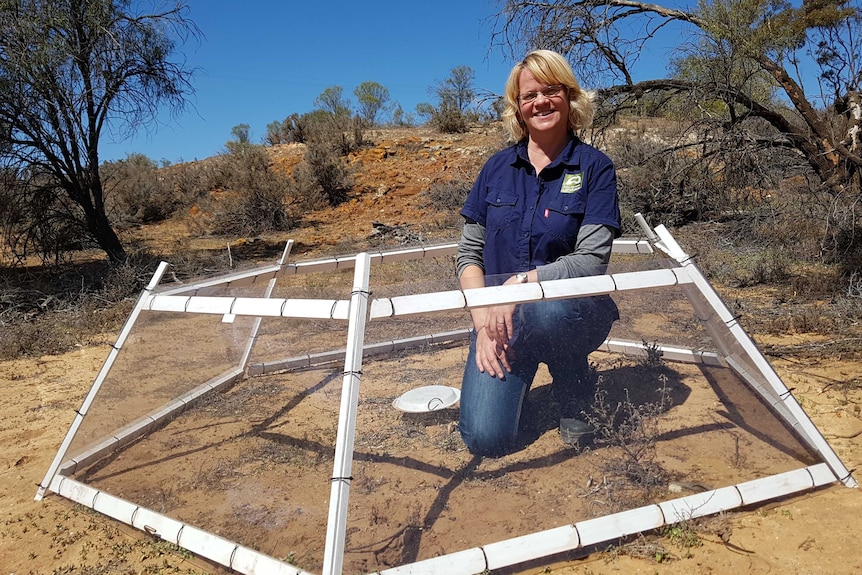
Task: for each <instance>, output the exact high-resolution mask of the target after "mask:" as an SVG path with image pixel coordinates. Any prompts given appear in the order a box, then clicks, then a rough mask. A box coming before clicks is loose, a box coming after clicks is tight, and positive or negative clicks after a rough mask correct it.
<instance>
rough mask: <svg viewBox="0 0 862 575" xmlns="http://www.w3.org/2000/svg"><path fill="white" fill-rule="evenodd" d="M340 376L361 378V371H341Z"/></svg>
mask: <svg viewBox="0 0 862 575" xmlns="http://www.w3.org/2000/svg"><path fill="white" fill-rule="evenodd" d="M341 375H359V376H361V375H362V370H361V369H358V370H348V371H342V372H341Z"/></svg>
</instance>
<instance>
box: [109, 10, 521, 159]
mask: <svg viewBox="0 0 862 575" xmlns="http://www.w3.org/2000/svg"><path fill="white" fill-rule="evenodd" d="M188 4H189V6H190V8H191V12H190V16H191V19H192V20H194V21H195V23H196V24H197V25H198V27H199V28H200V29H201V31H202V32H203V38H202V39H201V40H200V42H199V43H197V42H195V41H191V42H190V43H188V44H186V45H185V46H183V47H181V49H180V50H181V51H182V54H183V55H184V56H185V57H186V58H187V61H188V64H189V66H191V67H194V68H199V69H200V70H199V71H198V72H197V74H196V76H195V79H194V80H193V85H194V88H195V95H194V96H193V97H192V98H191V101H190V103H191V106H189V108H188V110H187V112H186V113H185V114H184V115H182V116H181V117H180V118H177V119H172V118H169V117H166V116H165V117H162V118H160V120H159V125H158V126H157V127H156V128H155V129H150V130H143V131H141V132H139V133H137V134H135V135H130V137H129V139H127V140H125V141H113V140H112V136H111V135H109V134H105V135H104V142H103V145H102V148H101V156H102V159H103V160H116V159H122V158H125V157H126V156H127V155H128V154H129V153H142V154H145V155H146V156H148V157H150V158H151V159H153V160H156V161H162V160H168V161H170V162H172V163H176V162H178V161H180V160H184V161H190V160H194V159H202V158H205V157H209V156H212V155H214V154H218V153H220V152H222V151H224V143H225V142H226V141H227V140H229V139H231V128H233V127H234V126H236V125H238V124H248V125H249V126H250V131H251V138H252V140H253V141H260V139H261V138H262V137H263V136H264V135H265V134H266V126H267V124H269V123H270V122H273V121H275V120H282V119H283V118H285V117H287V116H289V115H290V114H292V113H294V112H296V113H300V114H302V113H305V112H308V111H310V110H311V109H312V108H313V101H314V99H315V98H316V97H317V96H318V95H319V94H320V93H321V92H323V90H324V89H325V88H327V87H329V86H335V85H338V86H342V88H343V89H344V96H346V97H349V98H351V99H353V90H354V88H355V87H356V86H357V85H359V84H360V83H361V82H364V81H375V82H378V83H380V84H382V85H383V86H386V88H387V89H388V90H389V93H390V96H391V98H392V100H394V101H397V102H399V103H400V104H401V107H402V108H403V109H404V111H405V112H409V113H412V112H413V111H414V109H415V107H416V104H418V103H420V102H433V101H434V99H433V97H432V96H431V94H429V93H428V87H429V86H432V85H433V84H434V83H435V81H436V80H442V79H444V78H446V77H448V76H449V72H450V71H451V70H452V68H454V67H456V66H460V65H466V66H470V67H471V68H472V69H473V71H474V72H475V86H476V87H477V88H481V89H488V90H492V91H494V92H496V93H500V92H502V86H503V84H504V82H505V79H506V75H507V74H508V71H509V69H510V68H511V65H512V63H511V62H509V61H506V60H504V59H503V57H502V55H501V53H500V51H499V50H496V51H494V52H491V53H490V54H489V46H490V29H491V23H490V22H488V21H486V20H487V19H488V18H489V17H490V16H492V15H493V14H494V13H495V12H496V10H497V3H496V2H494V1H493V0H434V1H433V2H414V1H412V0H375V1H373V2H357V1H355V0H354V1H342V0H335V1H331V0H330V1H326V2H313V1H311V2H294V1H291V0H249V1H247V2H240V1H238V0H189V1H188ZM113 139H116V138H113Z"/></svg>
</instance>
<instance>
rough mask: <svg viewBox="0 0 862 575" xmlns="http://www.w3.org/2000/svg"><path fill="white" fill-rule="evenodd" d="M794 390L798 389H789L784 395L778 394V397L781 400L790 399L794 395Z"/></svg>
mask: <svg viewBox="0 0 862 575" xmlns="http://www.w3.org/2000/svg"><path fill="white" fill-rule="evenodd" d="M794 389H796V388H795V387H791V388H788V389H787V391H785V392H784V393H780V394H778V397H780V398H781V399H787V398H788V397H790V396H791V395H793V390H794Z"/></svg>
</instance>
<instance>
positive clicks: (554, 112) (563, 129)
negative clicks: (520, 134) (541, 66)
mask: <svg viewBox="0 0 862 575" xmlns="http://www.w3.org/2000/svg"><path fill="white" fill-rule="evenodd" d="M518 78H519V79H518V86H519V90H518V94H519V97H518V111H519V113H520V114H521V119H522V120H523V121H524V125H525V126H526V128H527V133H528V134H529V135H530V138H531V139H535V138H538V137H540V136H542V137H551V136H559V137H561V138H565V137H566V135H567V133H568V118H569V99H568V95H567V91H566V88H565V87H561V86H550V87H549V86H548V85H547V84H545V83H543V82H539V81H538V80H536V78H535V77H534V76H533V73H532V72H530V71H529V70H527V69H526V68H525V69H523V70H521V74H520V76H519V77H518ZM555 88H559V90H555Z"/></svg>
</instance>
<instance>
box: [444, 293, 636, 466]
mask: <svg viewBox="0 0 862 575" xmlns="http://www.w3.org/2000/svg"><path fill="white" fill-rule="evenodd" d="M617 319H619V313H618V312H617V307H616V305H615V304H614V302H613V300H611V298H610V297H608V296H597V297H589V298H575V299H566V300H543V301H539V302H535V303H529V304H523V305H520V306H518V308H517V309H516V310H515V315H514V317H513V323H514V332H515V336H514V337H513V338H512V341H511V342H510V350H511V353H510V355H509V364H510V365H511V367H512V371H511V372H510V373H507V374H506V377H505V378H504V379H498V378H496V377H491V376H490V375H488V374H487V373H482V372H481V371H479V368H477V367H476V332H475V330H474V331H473V334H472V337H471V339H470V353H469V354H468V356H467V363H466V365H465V366H464V379H463V380H462V382H461V415H460V420H459V424H458V426H459V429H460V431H461V437H462V438H463V439H464V443H466V444H467V447H468V449H469V450H470V452H471V453H474V454H477V455H502V454H504V453H506V452H507V451H509V450H511V448H512V447H513V446H514V444H515V441H516V439H517V436H518V429H519V426H520V419H521V411H522V409H523V406H524V397H525V396H526V394H527V392H528V391H529V389H530V386H531V385H532V383H533V377H534V376H535V375H536V371H537V370H538V368H539V363H544V364H545V365H547V366H548V372H549V373H550V374H551V377H552V378H553V381H552V384H551V390H552V392H553V395H554V397H555V398H556V399H557V401H558V402H561V403H563V402H567V401H571V400H577V399H585V400H588V401H589V400H592V396H593V393H594V392H595V388H594V383H593V382H592V380H591V379H590V377H589V363H588V361H587V357H588V356H589V354H590V353H592V352H593V351H595V350H596V349H597V348H598V347H599V346H600V345H601V344H602V342H603V341H604V340H605V338H606V337H607V336H608V333H609V332H610V329H611V325H612V324H613V322H614V321H615V320H617Z"/></svg>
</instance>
